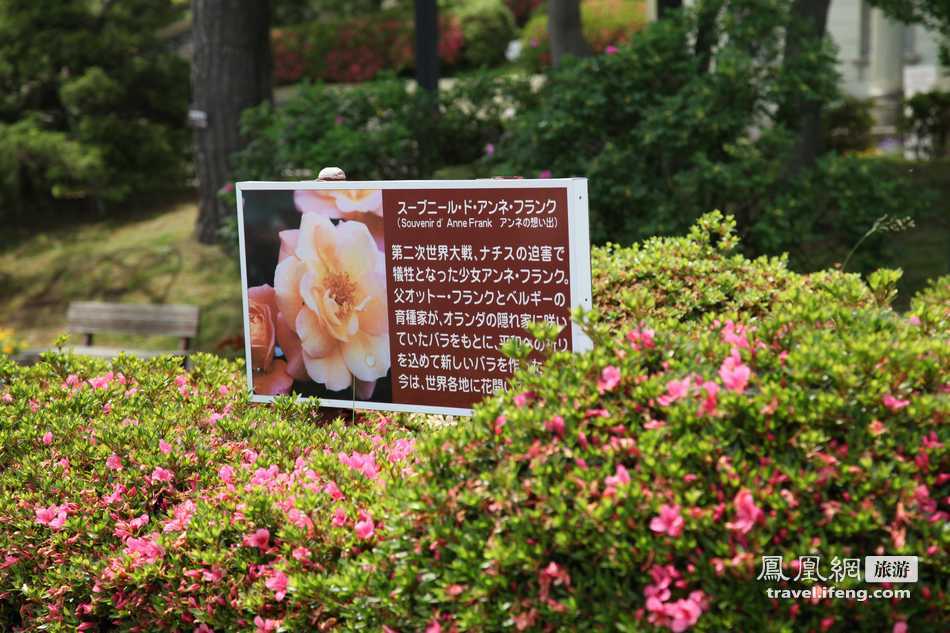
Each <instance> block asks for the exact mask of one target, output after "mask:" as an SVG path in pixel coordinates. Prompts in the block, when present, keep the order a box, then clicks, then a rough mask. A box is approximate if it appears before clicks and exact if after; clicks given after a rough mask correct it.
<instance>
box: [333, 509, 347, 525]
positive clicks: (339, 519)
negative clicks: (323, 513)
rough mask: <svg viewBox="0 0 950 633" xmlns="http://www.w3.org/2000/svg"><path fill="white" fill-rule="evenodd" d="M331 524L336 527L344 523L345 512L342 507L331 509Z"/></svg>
mask: <svg viewBox="0 0 950 633" xmlns="http://www.w3.org/2000/svg"><path fill="white" fill-rule="evenodd" d="M332 523H333V525H335V526H336V527H343V526H344V525H346V512H344V511H343V508H339V507H338V508H337V509H336V510H334V511H333V520H332Z"/></svg>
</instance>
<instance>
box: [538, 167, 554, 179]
mask: <svg viewBox="0 0 950 633" xmlns="http://www.w3.org/2000/svg"><path fill="white" fill-rule="evenodd" d="M550 177H551V170H550V169H542V170H541V171H539V172H538V178H550Z"/></svg>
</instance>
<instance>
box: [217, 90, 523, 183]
mask: <svg viewBox="0 0 950 633" xmlns="http://www.w3.org/2000/svg"><path fill="white" fill-rule="evenodd" d="M529 98H530V89H529V86H528V84H527V80H525V79H522V78H518V77H490V76H487V75H475V76H473V77H471V78H464V79H459V80H458V81H457V82H455V84H454V85H453V86H452V87H451V88H449V89H447V90H442V91H440V92H439V101H438V103H437V104H433V103H432V102H431V97H430V96H429V95H428V94H426V93H416V92H410V91H409V90H408V89H407V87H406V85H405V82H402V81H399V80H394V79H389V80H383V81H376V82H372V83H367V84H363V85H360V86H356V87H353V88H351V89H348V90H335V89H333V88H328V87H326V86H323V85H320V84H317V85H312V86H305V87H303V88H302V89H301V91H300V92H299V94H298V95H297V96H296V97H294V99H292V100H290V101H289V102H287V103H286V104H285V105H283V106H282V107H281V108H280V109H279V110H274V109H273V108H271V107H270V106H268V105H262V106H260V107H258V108H255V109H251V110H248V111H247V112H246V113H245V115H244V120H243V131H244V134H245V135H246V137H247V138H248V141H249V142H248V145H247V147H246V149H244V150H243V151H241V152H239V153H238V154H237V155H236V156H235V160H234V165H235V174H236V178H237V179H238V180H240V179H277V180H280V179H287V178H295V177H300V176H301V175H305V174H312V173H316V172H317V171H319V170H320V168H321V167H323V166H326V165H341V166H343V167H344V169H345V170H346V172H347V175H348V176H349V177H350V178H352V179H359V180H368V179H398V178H425V177H429V176H431V174H432V173H433V171H434V170H435V169H437V168H440V167H443V166H446V165H458V164H464V163H470V162H473V161H475V160H477V159H479V158H481V157H482V156H483V154H484V152H485V145H486V143H489V142H492V141H494V140H495V139H497V138H498V136H499V135H500V134H501V131H502V125H503V116H504V114H505V111H506V109H507V108H508V107H510V105H511V103H513V102H520V101H523V100H527V99H529Z"/></svg>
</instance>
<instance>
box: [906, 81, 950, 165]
mask: <svg viewBox="0 0 950 633" xmlns="http://www.w3.org/2000/svg"><path fill="white" fill-rule="evenodd" d="M905 108H906V114H905V116H904V120H903V128H904V133H905V134H910V135H913V137H914V138H915V140H916V145H915V147H914V150H915V151H916V153H917V156H918V158H943V157H944V156H947V154H948V148H950V92H941V91H939V90H934V91H933V92H922V93H920V94H917V95H914V96H913V97H911V98H910V99H908V100H907V101H906V103H905Z"/></svg>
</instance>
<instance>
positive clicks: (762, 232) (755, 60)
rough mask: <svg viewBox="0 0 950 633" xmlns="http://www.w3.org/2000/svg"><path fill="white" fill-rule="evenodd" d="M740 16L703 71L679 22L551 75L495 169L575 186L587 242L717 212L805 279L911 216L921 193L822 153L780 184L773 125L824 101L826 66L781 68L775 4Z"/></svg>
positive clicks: (764, 2)
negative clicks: (577, 181)
mask: <svg viewBox="0 0 950 633" xmlns="http://www.w3.org/2000/svg"><path fill="white" fill-rule="evenodd" d="M744 5H746V6H747V7H748V11H749V15H750V16H754V19H743V20H740V19H736V18H733V17H730V18H729V19H725V18H724V19H723V20H722V22H721V25H720V28H721V29H722V30H721V35H722V39H723V42H722V44H721V45H720V46H718V47H717V48H716V49H715V50H714V51H713V57H714V59H713V60H712V61H713V63H712V64H711V66H710V67H709V68H708V69H707V68H705V67H704V66H703V65H702V62H701V56H699V55H696V54H695V50H694V42H695V38H696V31H697V28H698V27H697V24H696V20H697V18H696V16H695V15H694V14H693V13H692V12H690V11H686V12H684V13H683V14H682V15H678V16H673V17H670V18H669V19H664V20H661V21H659V22H657V23H654V24H651V25H650V26H649V28H647V29H645V30H643V31H642V32H640V33H639V34H638V35H637V36H636V37H635V38H633V40H632V41H631V43H630V44H629V45H628V46H622V47H620V48H619V50H618V51H617V52H616V53H614V54H611V55H598V56H596V57H592V58H589V59H584V60H571V61H569V62H567V63H565V64H562V65H561V66H560V67H559V68H557V69H554V70H553V71H551V72H550V73H549V74H548V78H547V81H546V83H545V84H544V86H543V87H542V88H541V91H540V94H539V96H538V103H539V107H537V108H529V109H525V110H524V111H521V112H519V114H518V116H517V117H516V118H515V120H514V121H513V122H512V124H511V126H510V127H511V130H510V133H509V134H508V135H507V136H506V137H505V139H504V141H503V143H501V144H500V146H499V149H498V151H497V152H496V154H495V157H496V160H497V163H498V166H499V169H500V170H504V171H506V172H507V173H512V174H523V175H526V176H534V175H537V174H538V173H540V172H550V173H551V174H553V175H554V176H555V177H563V176H587V177H588V178H589V179H590V184H589V186H590V196H591V202H590V209H591V212H590V222H591V239H592V240H593V241H594V242H597V243H603V242H605V241H607V240H610V241H614V242H618V243H621V244H630V243H632V242H634V241H636V240H640V239H645V238H646V237H649V236H651V235H663V234H672V233H677V232H681V231H685V230H687V228H688V227H689V226H690V225H691V224H692V223H693V222H694V221H695V220H696V219H697V218H698V217H699V216H700V215H701V214H703V213H704V212H705V211H707V210H708V209H711V208H721V209H722V210H723V211H724V212H727V213H730V214H732V215H735V216H736V218H737V220H738V223H739V226H740V227H741V231H742V236H743V238H744V247H745V248H746V249H747V252H749V253H754V254H760V253H771V254H776V253H780V252H783V251H788V252H790V253H791V255H792V257H793V261H794V263H795V264H796V265H804V266H807V267H808V268H809V269H815V268H818V267H821V266H825V265H828V264H829V263H830V262H829V261H828V260H827V259H822V261H821V262H814V261H813V259H814V256H813V253H814V252H816V251H817V252H818V253H819V254H821V255H823V256H824V255H828V256H832V255H834V256H841V257H843V256H844V254H845V253H846V252H847V249H848V248H849V247H850V246H851V245H853V244H854V242H855V241H857V239H858V238H859V237H860V236H861V234H862V233H863V232H864V231H865V230H867V228H868V227H869V226H871V224H872V223H873V222H874V219H876V218H878V217H880V216H882V215H884V214H890V215H892V216H903V215H915V214H916V212H917V210H918V207H919V206H922V205H923V204H925V200H926V194H925V195H923V196H922V195H921V193H924V192H921V191H920V190H919V189H917V188H915V187H914V186H913V185H912V184H910V183H909V182H908V181H907V180H906V179H905V178H901V177H898V175H897V173H898V172H897V170H895V169H894V168H893V163H889V162H887V161H872V160H868V161H863V162H862V161H861V160H859V159H858V158H857V157H851V156H844V157H841V156H837V155H834V154H829V155H826V156H824V157H823V158H822V159H821V160H819V161H818V162H817V163H816V164H814V165H812V166H811V167H808V168H804V169H802V170H801V171H799V172H797V173H795V174H794V175H792V174H790V169H789V166H790V163H791V161H792V155H793V151H794V147H795V142H796V132H795V130H794V129H791V128H790V127H789V126H788V125H787V124H786V122H785V121H786V120H787V119H785V118H783V117H782V116H781V115H780V113H781V112H782V111H783V110H784V109H785V108H787V107H790V105H789V104H790V103H792V102H794V101H795V100H797V99H799V98H809V99H815V100H819V101H829V100H831V99H832V98H834V97H835V95H836V94H837V87H836V84H837V78H836V75H835V72H834V56H833V55H832V52H831V51H830V50H826V49H823V48H821V47H817V48H816V49H815V50H813V51H812V52H810V53H809V55H807V56H803V57H802V58H800V59H797V60H795V62H794V63H791V62H790V63H787V64H781V63H780V60H781V58H782V54H783V48H782V46H781V45H780V42H781V40H780V39H779V38H777V37H776V33H780V32H782V31H783V30H784V29H785V28H786V27H785V25H786V23H787V21H788V19H789V18H788V15H787V3H778V2H772V1H770V0H750V1H749V2H746V3H744ZM658 69H662V72H660V71H659V70H658ZM803 77H804V78H806V79H807V83H803V80H802V79H801V78H803ZM753 128H754V134H753V133H750V129H753ZM829 243H830V244H833V245H834V248H829V247H828V244H829ZM881 244H882V243H881V242H880V241H876V242H872V243H871V244H870V245H869V247H866V250H865V251H864V253H865V254H866V255H868V256H870V255H873V254H880V252H881V251H880V247H881ZM875 247H879V248H878V250H875Z"/></svg>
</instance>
